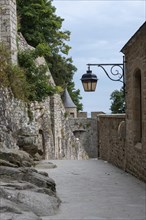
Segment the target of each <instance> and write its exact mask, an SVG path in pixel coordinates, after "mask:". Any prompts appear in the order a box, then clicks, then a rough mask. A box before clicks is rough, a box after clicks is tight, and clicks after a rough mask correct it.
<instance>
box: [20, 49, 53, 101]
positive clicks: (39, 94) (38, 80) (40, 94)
mask: <svg viewBox="0 0 146 220" xmlns="http://www.w3.org/2000/svg"><path fill="white" fill-rule="evenodd" d="M36 58H37V53H36V50H26V51H23V52H21V53H19V55H18V61H19V65H20V66H21V68H22V67H23V69H24V71H25V76H26V81H27V84H28V87H29V88H28V89H29V95H28V99H29V101H42V100H44V99H45V98H46V97H48V96H51V95H54V94H55V93H56V92H57V88H56V87H54V86H52V85H50V84H49V82H48V80H49V76H48V75H47V74H46V72H47V66H45V65H39V66H37V65H36V62H35V60H36Z"/></svg>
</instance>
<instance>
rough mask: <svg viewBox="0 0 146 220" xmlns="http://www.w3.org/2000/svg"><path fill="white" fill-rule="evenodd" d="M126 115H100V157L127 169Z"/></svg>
mask: <svg viewBox="0 0 146 220" xmlns="http://www.w3.org/2000/svg"><path fill="white" fill-rule="evenodd" d="M124 121H125V115H99V116H98V123H99V125H98V128H99V137H98V138H99V157H100V158H101V159H103V160H105V161H108V162H110V163H112V164H114V165H116V166H117V167H120V168H122V169H125V130H124V126H122V124H123V122H124Z"/></svg>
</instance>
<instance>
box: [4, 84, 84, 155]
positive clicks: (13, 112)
mask: <svg viewBox="0 0 146 220" xmlns="http://www.w3.org/2000/svg"><path fill="white" fill-rule="evenodd" d="M52 103H53V106H52ZM64 113H65V109H64V106H63V104H62V101H61V98H60V96H59V95H55V96H53V97H51V98H50V97H48V99H46V100H45V101H44V102H42V103H38V102H34V103H31V105H30V106H29V107H28V106H27V105H26V104H25V103H23V102H21V101H19V100H17V99H15V98H14V97H13V95H12V93H11V92H10V91H8V90H7V89H3V88H1V89H0V148H9V149H13V148H16V149H22V150H25V151H27V152H28V153H30V154H31V155H32V156H34V158H37V159H41V158H44V159H78V154H79V153H80V143H79V141H78V140H77V139H76V137H75V136H74V134H73V133H72V131H71V129H70V126H69V123H68V119H67V118H65V116H64ZM80 159H81V158H80Z"/></svg>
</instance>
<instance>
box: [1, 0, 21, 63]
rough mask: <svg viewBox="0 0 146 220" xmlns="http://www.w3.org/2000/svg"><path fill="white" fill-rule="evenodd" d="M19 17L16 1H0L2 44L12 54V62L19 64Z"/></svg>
mask: <svg viewBox="0 0 146 220" xmlns="http://www.w3.org/2000/svg"><path fill="white" fill-rule="evenodd" d="M16 36H17V17H16V1H15V0H1V1H0V42H3V43H4V44H5V45H6V46H7V47H8V49H9V50H10V52H11V57H10V58H11V61H12V62H13V63H17V43H16Z"/></svg>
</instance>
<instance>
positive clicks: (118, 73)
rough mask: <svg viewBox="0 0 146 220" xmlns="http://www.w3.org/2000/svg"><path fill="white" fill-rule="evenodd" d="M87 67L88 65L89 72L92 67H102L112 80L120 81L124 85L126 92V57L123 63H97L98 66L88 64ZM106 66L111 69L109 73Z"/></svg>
mask: <svg viewBox="0 0 146 220" xmlns="http://www.w3.org/2000/svg"><path fill="white" fill-rule="evenodd" d="M87 65H88V70H90V66H98V67H101V68H102V69H103V71H104V72H105V74H106V75H107V77H108V78H109V79H110V80H112V81H119V82H121V83H123V89H124V91H125V57H123V63H110V64H107V63H105V64H98V63H96V64H87ZM105 66H110V67H111V68H110V72H109V73H108V72H107V70H106V69H105ZM110 75H111V76H110Z"/></svg>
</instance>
